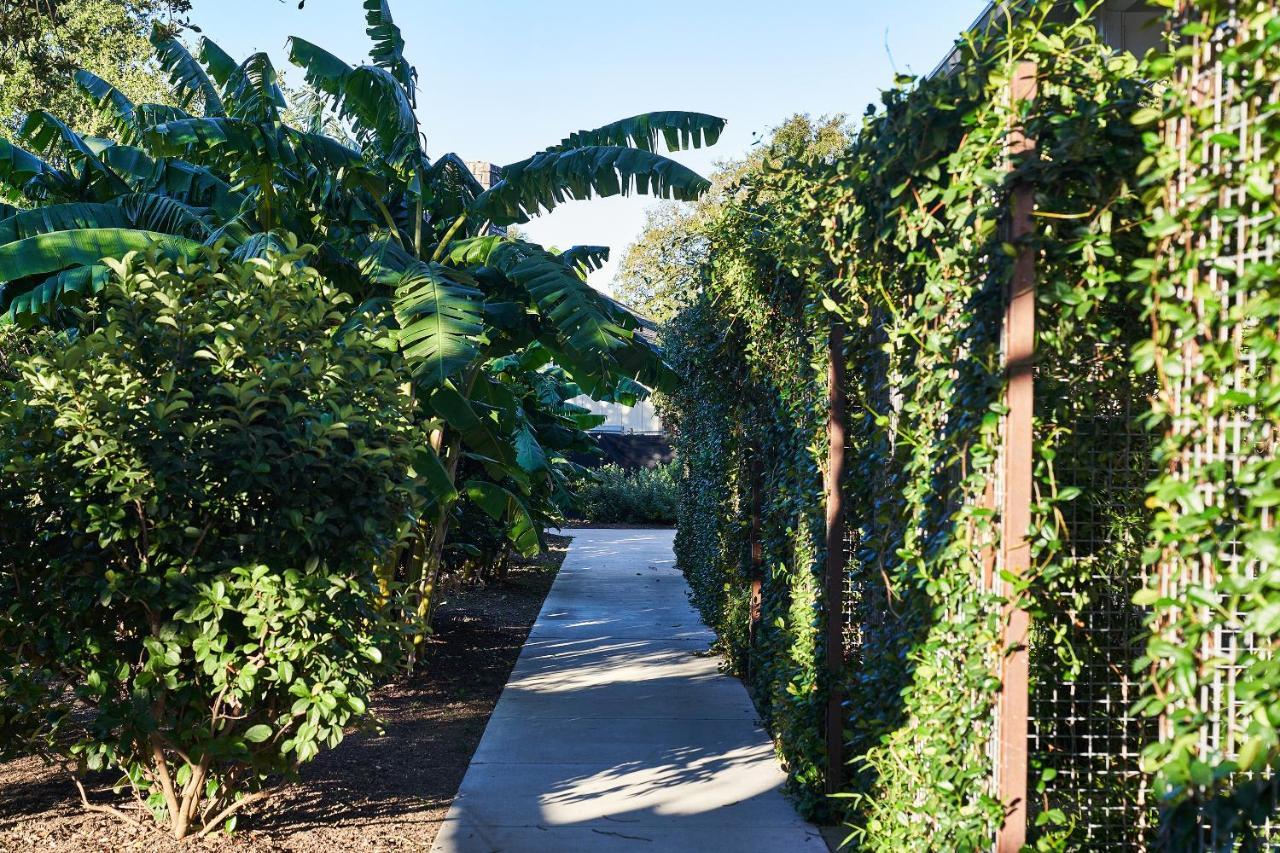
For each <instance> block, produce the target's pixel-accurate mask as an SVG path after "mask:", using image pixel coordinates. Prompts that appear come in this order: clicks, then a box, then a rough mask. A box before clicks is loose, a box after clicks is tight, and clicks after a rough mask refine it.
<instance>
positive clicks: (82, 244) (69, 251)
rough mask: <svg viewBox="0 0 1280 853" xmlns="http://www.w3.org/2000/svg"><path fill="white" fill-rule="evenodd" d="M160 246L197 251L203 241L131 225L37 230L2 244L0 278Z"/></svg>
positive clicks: (168, 249)
mask: <svg viewBox="0 0 1280 853" xmlns="http://www.w3.org/2000/svg"><path fill="white" fill-rule="evenodd" d="M152 248H156V249H160V250H161V251H165V252H173V253H176V254H195V253H197V252H199V250H200V244H199V243H196V242H194V241H191V240H186V239H183V238H181V237H172V236H170V235H168V234H160V233H158V232H155V231H137V230H133V229H129V228H79V229H75V230H71V231H55V232H53V233H52V234H38V235H36V236H34V237H28V238H26V239H25V240H18V241H16V242H13V243H9V244H7V245H4V246H0V281H14V280H15V279H20V278H26V277H28V276H35V275H47V274H49V273H54V272H57V271H59V270H61V269H64V268H66V267H70V266H74V265H81V266H87V265H90V264H96V263H97V262H98V261H100V260H102V259H103V258H120V257H123V256H124V255H126V254H128V253H129V252H145V251H147V250H148V249H152Z"/></svg>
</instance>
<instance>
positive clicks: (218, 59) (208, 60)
mask: <svg viewBox="0 0 1280 853" xmlns="http://www.w3.org/2000/svg"><path fill="white" fill-rule="evenodd" d="M196 53H197V55H198V56H199V58H200V62H201V64H203V65H204V67H205V68H207V69H209V76H210V77H212V78H213V80H214V82H216V83H217V84H218V85H219V86H222V87H224V88H225V87H226V85H227V82H228V81H229V80H230V79H231V75H233V74H235V72H236V67H237V63H236V61H235V60H234V59H232V58H231V54H229V53H227V52H226V51H225V50H223V49H222V48H220V47H218V45H217V44H216V43H215V42H214V41H213V39H211V38H209V37H208V36H202V37H201V38H200V46H199V47H198V48H197V49H196Z"/></svg>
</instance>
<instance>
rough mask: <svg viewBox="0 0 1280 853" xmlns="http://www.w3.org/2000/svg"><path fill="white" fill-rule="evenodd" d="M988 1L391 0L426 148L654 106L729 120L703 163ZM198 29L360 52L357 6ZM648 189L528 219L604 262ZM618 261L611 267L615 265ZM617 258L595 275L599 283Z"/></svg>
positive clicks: (509, 156)
mask: <svg viewBox="0 0 1280 853" xmlns="http://www.w3.org/2000/svg"><path fill="white" fill-rule="evenodd" d="M983 5H984V4H983V2H982V0H896V2H885V0H789V2H788V0H781V1H780V0H769V2H765V0H647V2H636V3H629V2H620V1H619V0H490V2H487V3H486V2H478V0H392V2H391V9H392V12H393V13H394V15H395V17H396V20H397V23H399V25H400V28H401V30H402V31H403V33H404V36H405V41H406V42H407V45H408V50H407V52H408V56H409V59H410V61H412V62H413V63H414V64H415V65H416V66H417V68H418V71H419V75H420V80H419V92H418V107H419V109H418V112H419V118H420V120H421V122H422V124H423V127H424V129H425V130H426V133H427V140H428V147H429V153H430V154H431V155H432V156H438V155H440V154H443V153H445V152H448V151H455V152H457V153H458V154H460V155H462V157H463V158H464V159H468V160H489V161H492V162H494V163H498V164H499V165H501V164H503V163H509V162H512V161H515V160H519V159H522V158H524V157H526V156H528V155H529V154H531V153H533V152H534V151H536V150H538V149H539V148H542V147H544V146H546V145H549V144H551V143H554V142H556V141H558V140H560V139H561V138H562V137H563V136H565V135H566V134H568V133H570V132H572V131H574V130H579V129H582V128H588V127H595V126H598V125H601V124H604V123H606V122H608V121H612V120H614V119H618V118H623V117H624V116H629V115H634V114H635V113H639V112H646V111H649V110H663V109H680V110H696V111H699V112H707V113H713V114H715V115H719V116H723V117H724V118H727V119H728V120H729V125H728V127H727V129H726V131H725V135H724V136H723V137H722V139H721V141H720V143H719V144H718V145H717V146H715V147H714V148H712V149H709V150H708V151H705V152H702V151H698V152H692V153H690V154H686V155H678V159H681V160H682V161H683V162H685V163H687V164H688V165H690V166H692V167H693V168H695V169H699V170H701V171H703V172H704V173H705V172H706V171H709V170H710V168H711V166H712V164H713V163H714V161H715V160H717V159H724V158H728V157H734V156H738V155H740V154H742V153H743V152H745V151H746V150H747V149H748V148H749V147H750V146H751V144H752V142H753V140H754V139H755V138H757V137H758V135H760V134H762V133H765V132H767V131H768V130H769V129H770V128H772V127H774V126H776V125H777V124H779V123H780V122H781V121H783V120H784V119H785V118H787V117H788V116H789V115H791V114H793V113H797V112H805V113H810V114H812V115H815V116H818V115H828V114H836V113H844V114H847V115H850V116H855V117H856V116H858V115H860V114H861V113H862V112H863V110H864V109H865V108H866V106H867V104H868V103H871V102H873V101H877V100H878V98H879V92H880V90H881V89H883V88H886V87H888V86H889V85H890V84H891V83H892V81H893V75H894V69H895V66H896V68H897V70H899V71H902V72H904V73H905V72H915V73H926V72H928V71H929V70H931V69H932V68H933V66H934V65H935V64H936V63H937V62H938V61H939V60H940V59H941V58H942V57H943V56H944V55H945V54H946V52H947V51H948V50H949V48H950V46H951V44H952V42H953V41H954V39H955V37H956V36H957V35H958V34H959V32H960V31H961V30H962V29H963V28H964V27H965V26H967V25H968V24H969V23H970V22H971V21H972V20H973V18H974V17H976V16H977V14H978V13H979V11H981V7H982V6H983ZM193 20H194V22H195V23H196V24H197V25H199V26H200V27H201V28H202V29H203V30H204V33H205V34H206V35H208V36H209V37H211V38H212V39H213V40H214V41H216V42H218V43H219V44H220V45H221V46H222V47H224V48H226V49H227V50H228V51H230V52H231V53H232V55H234V56H236V57H237V58H238V59H239V58H243V57H244V56H246V55H247V54H249V53H251V52H253V51H255V50H266V51H268V52H269V53H270V54H271V56H272V59H273V60H275V61H276V64H277V66H278V67H281V68H285V67H289V66H288V62H287V61H286V59H285V55H284V43H285V39H286V38H287V37H288V36H290V35H299V36H302V37H303V38H306V39H308V40H310V41H313V42H316V43H317V44H319V45H321V46H323V47H324V48H326V49H328V50H330V51H332V52H334V53H336V54H337V55H339V56H341V57H342V58H343V59H345V60H347V61H348V62H352V63H358V62H361V61H365V60H366V59H367V54H368V39H367V38H366V36H365V33H364V20H363V12H362V9H361V3H360V2H359V0H307V4H306V8H304V9H301V10H299V9H298V8H297V2H296V0H286V2H284V3H281V2H278V1H277V0H196V2H195V10H194V13H193ZM652 203H653V202H652V200H651V199H647V198H643V197H641V198H630V199H605V200H599V199H597V200H592V201H582V202H572V203H569V204H567V205H565V206H563V207H561V208H560V209H558V210H557V211H555V212H554V213H552V214H550V215H548V216H543V217H541V218H539V219H537V220H535V221H534V222H533V223H531V224H530V225H529V226H528V227H527V228H525V229H524V230H525V231H526V233H527V234H529V236H530V237H531V238H533V239H535V240H538V241H540V242H542V243H545V244H547V245H558V246H561V247H567V246H569V245H572V244H575V243H590V244H601V245H609V246H612V248H613V257H614V262H615V263H616V261H617V260H618V259H619V258H621V256H622V252H623V250H624V249H625V247H626V245H627V244H628V243H630V242H631V241H632V240H633V239H635V237H636V236H637V234H638V233H639V232H640V229H641V226H642V225H643V222H644V210H645V208H646V207H647V206H648V205H650V204H652ZM611 266H612V265H611ZM612 272H613V270H612V268H610V269H606V270H605V271H603V272H601V273H596V274H595V275H594V276H593V278H592V283H593V284H595V285H597V286H602V287H607V285H608V283H609V281H610V279H611V277H612Z"/></svg>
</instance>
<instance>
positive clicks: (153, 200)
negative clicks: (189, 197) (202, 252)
mask: <svg viewBox="0 0 1280 853" xmlns="http://www.w3.org/2000/svg"><path fill="white" fill-rule="evenodd" d="M110 205H111V206H112V207H116V208H119V209H120V210H121V211H123V212H124V214H125V217H126V218H127V219H128V221H129V225H130V226H132V227H133V228H136V229H138V230H140V231H154V232H157V233H160V234H170V235H172V236H175V237H186V238H189V239H191V240H200V241H204V240H207V239H208V238H209V237H210V236H211V234H212V232H213V229H212V228H211V227H210V225H209V223H208V221H206V218H205V216H206V214H207V211H206V210H204V209H199V208H194V207H191V206H190V205H186V204H183V203H182V202H180V201H178V200H177V199H175V198H170V197H168V196H163V195H156V194H154V193H130V194H129V195H124V196H120V198H117V199H114V200H112V201H111V202H110Z"/></svg>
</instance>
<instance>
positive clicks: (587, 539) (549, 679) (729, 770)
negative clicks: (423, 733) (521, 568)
mask: <svg viewBox="0 0 1280 853" xmlns="http://www.w3.org/2000/svg"><path fill="white" fill-rule="evenodd" d="M572 534H573V536H574V541H573V544H572V545H571V546H570V548H569V555H568V557H567V558H566V560H565V563H564V567H563V568H562V569H561V570H560V574H559V576H558V577H557V579H556V582H555V585H554V586H553V587H552V588H551V593H550V595H549V596H548V597H547V600H546V603H545V604H544V605H543V607H542V612H541V614H540V615H539V617H538V621H537V623H536V624H535V625H534V627H533V631H532V633H531V634H530V635H529V639H528V641H527V642H526V643H525V646H524V650H523V651H522V652H521V655H520V660H519V661H518V662H517V663H516V667H515V670H514V671H513V672H512V673H511V678H510V679H509V680H508V682H507V686H506V689H505V690H504V691H503V693H502V698H501V699H500V700H499V701H498V706H497V708H496V709H495V710H494V712H493V716H492V717H491V718H490V720H489V725H488V728H486V729H485V733H484V738H483V739H482V740H481V742H480V746H479V747H478V748H477V749H476V753H475V755H474V756H473V758H472V760H471V766H470V767H469V768H468V770H467V774H466V778H464V779H463V781H462V786H461V788H459V790H458V796H457V799H456V800H454V803H453V807H452V808H451V809H450V810H449V815H448V817H447V818H446V819H445V822H444V825H443V827H442V828H441V830H440V834H439V835H438V836H437V837H436V843H435V846H434V848H433V850H434V851H435V853H499V851H502V853H564V851H591V852H592V853H594V852H595V851H601V853H613V851H624V850H625V851H633V850H651V851H663V853H685V851H688V853H694V852H695V851H696V853H714V851H721V850H723V851H733V853H742V851H768V853H792V851H812V853H825V851H826V849H827V847H826V844H825V843H824V842H823V840H822V838H821V836H820V835H819V834H818V832H817V830H816V829H815V828H814V827H812V826H810V825H809V824H807V823H805V822H804V821H802V820H801V819H800V818H799V817H798V816H797V815H796V813H795V810H794V809H793V808H792V807H791V805H790V804H789V803H788V802H787V801H786V799H784V797H783V795H782V793H781V792H780V790H779V786H780V785H781V783H782V782H783V780H784V778H785V776H784V774H783V772H782V770H781V768H780V767H779V766H778V763H777V760H776V759H775V757H774V751H773V744H772V743H771V741H770V739H769V736H768V735H767V734H766V733H765V732H764V731H763V730H761V728H760V727H759V725H758V724H757V723H756V722H755V717H756V714H755V709H754V708H753V707H752V704H751V700H750V698H749V697H748V696H747V691H746V689H745V688H744V687H743V686H742V684H741V682H739V681H737V680H736V679H734V678H731V677H729V676H726V675H724V674H722V673H721V672H720V671H719V666H718V661H717V659H716V658H715V657H713V656H710V655H709V654H707V651H706V650H707V647H708V645H709V644H710V643H711V641H712V639H713V635H712V633H711V632H710V631H709V630H707V628H706V627H705V626H704V625H703V624H702V622H701V621H700V620H699V619H698V616H697V614H696V612H695V611H694V610H693V608H692V607H691V606H690V605H689V602H688V598H687V592H688V586H687V585H686V584H685V581H684V578H683V577H682V576H681V575H680V573H679V572H678V571H677V570H676V568H675V561H674V559H673V557H672V537H673V533H672V531H669V530H575V531H572Z"/></svg>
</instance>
